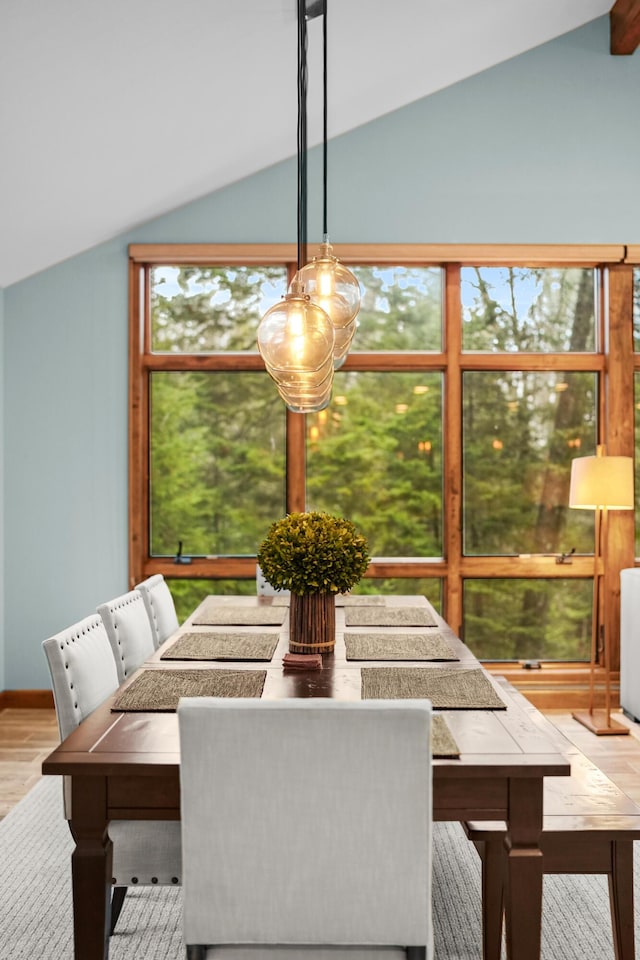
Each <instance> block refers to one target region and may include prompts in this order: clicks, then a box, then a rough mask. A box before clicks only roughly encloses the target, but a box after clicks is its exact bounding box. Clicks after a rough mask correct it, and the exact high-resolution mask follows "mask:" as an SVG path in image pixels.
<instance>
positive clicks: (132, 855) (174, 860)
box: [42, 591, 182, 933]
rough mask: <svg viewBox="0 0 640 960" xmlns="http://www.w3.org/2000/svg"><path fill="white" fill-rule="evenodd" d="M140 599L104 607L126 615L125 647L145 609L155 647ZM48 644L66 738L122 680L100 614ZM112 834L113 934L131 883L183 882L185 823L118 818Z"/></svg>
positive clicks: (67, 798)
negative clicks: (138, 612) (183, 834)
mask: <svg viewBox="0 0 640 960" xmlns="http://www.w3.org/2000/svg"><path fill="white" fill-rule="evenodd" d="M134 592H136V591H134ZM138 597H139V603H138V606H135V605H132V603H135V602H136V601H135V598H134V600H133V601H132V603H126V604H124V605H123V606H122V607H121V606H119V605H118V601H116V600H114V601H112V605H110V604H105V605H104V606H105V607H106V608H108V607H110V606H113V607H114V611H115V613H114V616H115V617H116V618H119V617H120V616H122V618H121V619H118V621H117V622H118V631H119V639H124V642H123V644H122V646H123V648H125V649H127V648H128V636H129V633H130V632H135V630H134V625H135V623H136V622H137V619H138V615H137V614H135V615H129V611H130V610H131V609H133V610H134V611H136V610H138V609H139V610H140V613H141V615H142V618H143V621H144V625H145V628H146V630H147V632H148V637H149V644H150V650H151V651H152V650H153V644H152V642H151V631H150V627H149V620H148V618H147V614H146V611H145V609H144V604H143V602H142V597H141V596H140V594H138ZM123 611H124V613H123ZM112 623H113V621H112ZM114 632H116V631H115V627H114ZM42 646H43V649H44V652H45V656H46V658H47V663H48V664H49V670H50V672H51V683H52V686H53V699H54V702H55V707H56V716H57V718H58V727H59V729H60V737H61V739H62V740H64V739H65V738H66V737H68V736H69V734H70V733H73V731H74V730H75V728H76V727H77V726H78V724H79V723H81V722H82V721H83V720H84V719H85V717H87V716H88V715H89V714H90V713H91V712H92V711H93V710H95V708H96V707H97V706H99V705H100V704H101V703H102V702H103V700H106V698H107V697H109V696H110V695H111V694H112V693H113V692H114V691H115V690H117V688H118V684H119V681H118V671H117V669H116V661H115V660H114V657H113V650H112V644H111V642H110V638H109V636H108V635H107V630H106V628H105V624H104V623H103V621H102V618H101V617H100V615H99V614H97V613H94V614H93V615H92V616H90V617H86V618H85V619H84V620H81V621H80V622H79V623H74V624H73V626H71V627H68V628H67V629H66V630H63V631H62V632H61V633H56V634H55V636H53V637H49V639H48V640H45V641H44V642H43V644H42ZM137 649H138V650H141V649H142V646H141V645H139V646H138V648H137ZM145 655H146V654H145ZM123 656H124V662H125V663H126V662H129V661H128V660H127V655H126V654H123ZM63 786H64V792H63V800H64V815H65V817H66V819H67V820H69V819H71V789H70V787H71V784H70V781H69V778H67V777H64V778H63ZM109 836H110V838H111V840H112V842H113V865H112V874H113V881H112V882H113V887H114V892H113V897H112V900H111V921H110V933H113V931H114V930H115V926H116V923H117V922H118V917H119V915H120V910H121V909H122V904H123V902H124V898H125V894H126V891H127V885H128V884H130V883H136V884H144V885H149V884H151V885H155V884H172V885H174V884H178V883H179V882H180V874H181V869H182V868H181V849H180V824H179V823H177V822H173V821H168V820H152V821H143V820H112V821H111V823H110V824H109Z"/></svg>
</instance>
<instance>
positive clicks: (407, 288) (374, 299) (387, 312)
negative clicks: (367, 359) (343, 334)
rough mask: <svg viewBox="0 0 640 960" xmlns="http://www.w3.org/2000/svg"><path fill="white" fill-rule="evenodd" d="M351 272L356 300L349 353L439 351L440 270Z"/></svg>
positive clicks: (356, 269)
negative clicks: (358, 297) (357, 293)
mask: <svg viewBox="0 0 640 960" xmlns="http://www.w3.org/2000/svg"><path fill="white" fill-rule="evenodd" d="M352 269H353V272H354V274H355V275H356V277H357V278H358V283H359V284H360V292H361V295H362V302H361V306H360V313H359V314H358V329H357V331H356V335H355V338H354V341H353V345H352V347H351V350H352V352H353V351H358V350H359V351H368V350H433V351H439V350H441V349H442V270H441V269H440V267H395V266H389V267H353V268H352Z"/></svg>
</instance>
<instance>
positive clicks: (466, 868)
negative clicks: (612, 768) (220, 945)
mask: <svg viewBox="0 0 640 960" xmlns="http://www.w3.org/2000/svg"><path fill="white" fill-rule="evenodd" d="M72 847H73V841H72V838H71V835H70V833H69V828H68V827H67V824H66V822H65V821H64V819H63V816H62V787H61V784H60V781H59V780H58V779H57V778H56V777H45V778H44V779H43V780H41V781H40V782H39V783H38V784H37V785H36V786H35V787H34V788H33V790H32V791H31V792H30V793H29V794H28V795H27V796H26V797H25V798H24V800H22V801H21V802H20V803H19V804H18V805H17V806H16V807H14V809H13V810H12V811H11V812H10V813H9V814H8V815H7V816H6V817H5V819H4V820H3V821H1V822H0V858H1V860H2V881H1V891H2V892H1V899H0V960H34V958H37V960H73V932H72V914H71V869H70V856H71V851H72ZM433 847H434V850H433V884H434V890H433V911H434V936H435V946H436V957H437V958H438V960H480V958H481V956H482V947H481V938H480V861H479V859H478V857H477V855H476V853H475V850H474V849H473V847H472V845H471V844H470V843H469V841H468V840H467V839H466V837H465V836H464V834H463V832H462V828H461V827H460V826H459V824H453V823H436V824H434V843H433ZM635 871H636V877H640V851H638V850H636V853H635ZM636 889H638V885H637V883H636ZM181 902H182V901H181V890H180V889H176V888H169V887H153V888H152V887H140V888H137V889H133V890H131V891H130V892H129V893H128V894H127V897H126V900H125V904H124V907H123V910H122V914H121V917H120V920H119V922H118V930H117V932H116V933H115V934H114V936H113V937H112V938H111V947H110V958H111V960H184V946H183V942H182V934H181V925H182V915H181ZM638 917H640V912H639V911H636V918H638ZM636 941H637V942H640V921H639V920H638V919H636ZM503 956H504V954H503ZM542 960H613V945H612V940H611V927H610V920H609V901H608V894H607V882H606V878H605V877H581V876H576V877H574V876H571V877H545V880H544V914H543V931H542Z"/></svg>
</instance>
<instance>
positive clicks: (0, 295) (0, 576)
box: [0, 287, 5, 690]
mask: <svg viewBox="0 0 640 960" xmlns="http://www.w3.org/2000/svg"><path fill="white" fill-rule="evenodd" d="M3 364H4V290H3V289H2V287H0V370H1V369H2V366H3ZM4 461H5V457H4V395H3V393H2V391H0V504H2V503H3V501H4V494H3V490H4ZM3 543H4V511H3V510H0V690H4V677H5V653H4V647H5V644H4V550H3V549H2V545H3Z"/></svg>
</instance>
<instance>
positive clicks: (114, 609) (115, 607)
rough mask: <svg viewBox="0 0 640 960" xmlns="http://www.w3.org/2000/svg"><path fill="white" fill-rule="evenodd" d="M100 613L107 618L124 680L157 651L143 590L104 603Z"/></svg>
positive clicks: (107, 627) (121, 680)
mask: <svg viewBox="0 0 640 960" xmlns="http://www.w3.org/2000/svg"><path fill="white" fill-rule="evenodd" d="M98 613H99V614H100V616H101V617H102V619H103V621H104V625H105V628H106V631H107V636H108V637H109V643H110V644H111V649H112V651H113V656H114V657H115V660H116V669H117V671H118V679H119V681H120V683H122V682H123V680H126V678H127V677H129V676H131V674H132V673H133V672H134V671H135V670H137V669H138V667H139V666H140V664H141V663H143V662H144V661H145V660H146V659H147V657H149V656H151V654H152V653H153V652H154V650H155V646H154V643H153V632H152V630H151V622H150V620H149V617H148V615H147V610H146V607H145V605H144V600H143V599H142V594H141V593H140V591H139V590H130V591H129V592H128V593H123V594H122V596H120V597H116V598H115V599H114V600H110V601H109V603H101V604H100V606H99V607H98Z"/></svg>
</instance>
